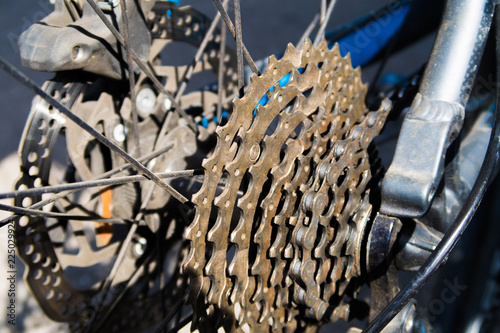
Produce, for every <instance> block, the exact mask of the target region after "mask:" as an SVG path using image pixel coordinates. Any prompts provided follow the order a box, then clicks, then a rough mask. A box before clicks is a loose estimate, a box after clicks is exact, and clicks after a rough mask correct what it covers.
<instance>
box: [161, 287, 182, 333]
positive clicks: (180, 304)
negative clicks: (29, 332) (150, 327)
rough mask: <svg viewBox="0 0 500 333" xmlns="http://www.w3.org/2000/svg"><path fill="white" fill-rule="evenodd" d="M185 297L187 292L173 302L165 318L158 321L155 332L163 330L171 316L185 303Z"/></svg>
mask: <svg viewBox="0 0 500 333" xmlns="http://www.w3.org/2000/svg"><path fill="white" fill-rule="evenodd" d="M187 298H188V293H187V292H186V294H184V297H182V298H181V299H180V300H178V301H177V303H175V305H174V306H173V307H172V310H170V312H169V313H168V315H167V316H166V317H165V318H163V320H162V321H161V323H160V326H159V327H158V328H157V329H156V331H155V333H161V332H162V331H163V329H164V328H165V326H167V325H168V323H169V322H170V320H172V318H173V316H174V315H175V314H176V313H177V312H179V311H180V310H181V309H182V306H183V305H184V303H186V301H187Z"/></svg>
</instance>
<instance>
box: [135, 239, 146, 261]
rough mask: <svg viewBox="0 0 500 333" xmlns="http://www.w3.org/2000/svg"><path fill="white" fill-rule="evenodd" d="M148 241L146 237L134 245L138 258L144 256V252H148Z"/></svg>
mask: <svg viewBox="0 0 500 333" xmlns="http://www.w3.org/2000/svg"><path fill="white" fill-rule="evenodd" d="M147 243H148V242H147V240H146V238H144V237H141V238H139V239H138V240H137V243H135V244H134V247H133V250H134V254H135V255H136V256H138V257H140V256H142V255H143V254H144V252H146V248H147Z"/></svg>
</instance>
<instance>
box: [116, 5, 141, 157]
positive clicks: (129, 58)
mask: <svg viewBox="0 0 500 333" xmlns="http://www.w3.org/2000/svg"><path fill="white" fill-rule="evenodd" d="M120 6H121V9H122V21H123V38H124V40H125V52H126V54H127V67H128V82H129V86H130V102H131V103H132V121H133V123H134V144H135V149H136V150H135V152H136V154H137V155H138V156H141V146H140V144H139V141H140V140H139V116H138V115H137V105H136V102H137V96H136V92H135V77H134V75H135V74H134V68H133V67H134V66H133V65H134V62H133V59H132V45H130V31H129V22H128V17H127V6H126V4H125V0H120Z"/></svg>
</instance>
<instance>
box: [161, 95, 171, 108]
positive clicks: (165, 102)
mask: <svg viewBox="0 0 500 333" xmlns="http://www.w3.org/2000/svg"><path fill="white" fill-rule="evenodd" d="M163 106H164V107H165V111H170V110H172V101H171V100H170V99H169V98H168V97H167V98H165V100H164V101H163Z"/></svg>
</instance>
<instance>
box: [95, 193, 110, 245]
mask: <svg viewBox="0 0 500 333" xmlns="http://www.w3.org/2000/svg"><path fill="white" fill-rule="evenodd" d="M112 201H113V191H111V190H106V191H104V192H102V193H101V204H102V214H101V216H102V217H104V218H106V219H109V218H110V217H111V204H112ZM94 226H95V230H96V243H97V246H99V247H102V246H106V245H108V244H109V242H110V241H111V237H113V224H111V223H102V222H94Z"/></svg>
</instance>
